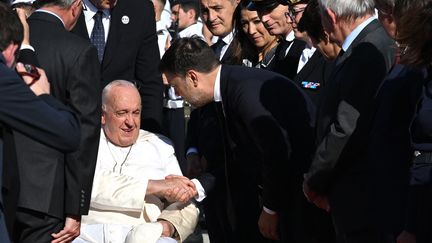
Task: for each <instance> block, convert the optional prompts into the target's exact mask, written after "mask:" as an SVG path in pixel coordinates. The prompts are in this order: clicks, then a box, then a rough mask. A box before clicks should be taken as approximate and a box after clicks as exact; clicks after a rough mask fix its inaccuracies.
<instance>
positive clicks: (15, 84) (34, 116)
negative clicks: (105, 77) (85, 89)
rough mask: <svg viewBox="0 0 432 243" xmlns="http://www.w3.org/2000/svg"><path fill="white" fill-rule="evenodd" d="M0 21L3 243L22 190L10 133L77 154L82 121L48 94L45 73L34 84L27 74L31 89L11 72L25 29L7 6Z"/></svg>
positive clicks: (19, 68) (2, 6)
mask: <svg viewBox="0 0 432 243" xmlns="http://www.w3.org/2000/svg"><path fill="white" fill-rule="evenodd" d="M0 23H2V24H1V25H0V50H1V52H0V103H1V104H2V105H1V106H0V183H1V185H2V194H1V195H0V241H1V242H5V243H7V242H9V237H8V232H7V231H6V222H5V221H7V223H8V225H7V226H8V230H9V232H10V230H11V229H12V222H13V218H14V214H15V212H14V209H15V207H16V197H17V194H18V191H17V189H19V188H17V186H16V185H17V184H18V183H19V181H18V169H17V165H16V154H15V148H14V141H13V137H12V129H13V130H15V131H19V132H22V133H24V134H26V135H28V136H29V137H32V138H34V139H37V140H38V141H40V142H41V143H44V144H46V145H47V146H51V147H53V148H56V149H58V150H61V151H73V150H75V149H76V148H77V147H78V144H79V122H78V119H77V117H76V116H75V115H74V114H73V113H72V112H71V111H70V110H69V109H68V108H66V107H65V106H64V105H62V104H61V103H60V102H58V101H57V100H56V99H54V98H53V97H52V96H50V95H48V94H49V93H50V91H49V83H48V80H47V78H46V75H45V73H44V71H43V70H41V69H39V70H38V71H39V73H40V74H41V76H40V78H39V79H38V80H37V81H36V82H33V81H34V78H32V77H30V76H27V75H25V76H24V75H23V78H24V79H25V81H26V82H27V83H28V84H30V83H32V82H33V84H31V85H30V88H29V87H27V85H26V84H25V83H24V81H23V80H22V79H21V78H20V77H19V76H18V75H17V74H16V73H15V72H14V71H13V70H12V69H10V68H13V66H14V65H13V64H14V63H15V61H16V60H15V58H16V54H17V53H18V50H19V46H20V44H21V41H22V39H23V27H22V25H21V23H20V22H19V20H18V18H17V17H16V15H15V14H14V13H13V12H12V11H11V10H10V9H9V7H8V6H6V5H5V4H3V3H0ZM17 71H18V72H19V73H25V68H24V66H23V65H22V64H18V65H17ZM30 89H31V90H30ZM32 91H33V92H32Z"/></svg>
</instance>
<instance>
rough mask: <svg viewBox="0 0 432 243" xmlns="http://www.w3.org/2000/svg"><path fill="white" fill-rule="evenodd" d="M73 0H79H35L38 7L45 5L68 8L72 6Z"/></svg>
mask: <svg viewBox="0 0 432 243" xmlns="http://www.w3.org/2000/svg"><path fill="white" fill-rule="evenodd" d="M75 1H80V0H48V1H37V3H38V4H39V6H40V7H45V6H58V7H60V8H68V7H70V6H72V4H73V3H74V2H75Z"/></svg>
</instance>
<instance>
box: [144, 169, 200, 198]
mask: <svg viewBox="0 0 432 243" xmlns="http://www.w3.org/2000/svg"><path fill="white" fill-rule="evenodd" d="M146 194H147V195H148V194H153V195H156V196H158V197H159V198H165V199H166V200H167V201H169V202H187V201H189V200H191V199H192V198H194V197H195V196H197V195H198V191H197V189H196V187H195V184H194V183H193V182H192V181H191V180H189V178H187V177H185V176H181V175H168V176H166V177H165V179H164V180H149V182H148V186H147V193H146Z"/></svg>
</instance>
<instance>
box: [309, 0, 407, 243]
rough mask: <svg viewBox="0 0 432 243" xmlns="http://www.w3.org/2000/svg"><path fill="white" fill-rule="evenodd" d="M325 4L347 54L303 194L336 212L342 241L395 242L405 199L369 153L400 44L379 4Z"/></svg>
mask: <svg viewBox="0 0 432 243" xmlns="http://www.w3.org/2000/svg"><path fill="white" fill-rule="evenodd" d="M319 4H320V8H321V18H322V23H323V27H324V29H325V30H326V31H327V32H328V33H329V36H330V39H331V41H334V42H336V43H337V44H338V45H339V46H341V47H342V50H341V52H340V53H339V57H338V59H337V60H336V67H335V68H334V70H333V72H332V74H331V75H330V78H329V84H328V87H327V90H326V91H327V93H326V94H325V95H324V97H323V100H322V102H321V106H320V110H319V112H318V118H317V120H318V123H317V144H318V147H317V149H316V152H315V157H314V160H313V162H312V165H311V168H310V170H309V172H308V173H307V174H306V176H305V181H304V191H305V194H306V196H307V198H308V199H309V200H310V201H311V202H313V203H314V204H316V205H317V206H318V207H321V208H324V209H326V210H328V211H330V212H331V215H332V217H333V222H334V226H335V228H336V232H337V237H338V240H339V242H394V239H395V237H394V236H395V235H394V234H395V232H394V231H393V230H394V227H393V226H394V225H395V224H394V223H395V218H394V216H397V215H398V211H397V210H395V209H397V208H398V206H397V204H399V202H395V201H392V200H391V199H390V198H392V197H388V194H387V191H389V190H393V189H391V186H390V185H391V184H392V183H388V181H386V180H383V175H384V174H386V173H390V169H393V168H392V167H391V166H390V167H388V166H385V163H387V162H384V161H380V162H378V163H376V161H375V160H374V159H373V157H371V156H370V155H369V154H368V136H369V134H370V131H371V119H372V117H373V115H374V110H373V106H372V105H373V104H374V98H375V95H376V93H377V91H378V89H379V87H380V85H381V83H382V81H383V79H384V77H385V76H386V74H387V73H388V71H389V70H390V68H391V67H392V65H393V61H394V41H393V40H392V39H391V38H390V37H389V36H388V35H387V33H386V31H385V30H384V28H383V27H382V26H381V24H380V23H379V22H378V20H376V18H375V17H374V1H373V0H364V1H355V0H350V1H347V0H327V1H324V0H320V1H319ZM374 161H375V162H374ZM393 179H394V178H393ZM396 193H397V192H396ZM384 195H387V196H384ZM399 213H400V212H399Z"/></svg>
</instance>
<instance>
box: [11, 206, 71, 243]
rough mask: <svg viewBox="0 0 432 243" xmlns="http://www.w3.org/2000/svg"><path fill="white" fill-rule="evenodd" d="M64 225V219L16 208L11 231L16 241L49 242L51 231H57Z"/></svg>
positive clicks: (29, 242)
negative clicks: (13, 225) (12, 230)
mask: <svg viewBox="0 0 432 243" xmlns="http://www.w3.org/2000/svg"><path fill="white" fill-rule="evenodd" d="M63 227H64V219H59V218H56V217H52V216H49V215H46V214H44V213H41V212H37V211H33V210H30V209H25V208H18V210H17V213H16V221H15V227H14V233H13V241H14V242H16V243H49V242H51V241H52V240H53V237H52V236H51V234H52V233H58V232H60V230H62V229H63Z"/></svg>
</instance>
